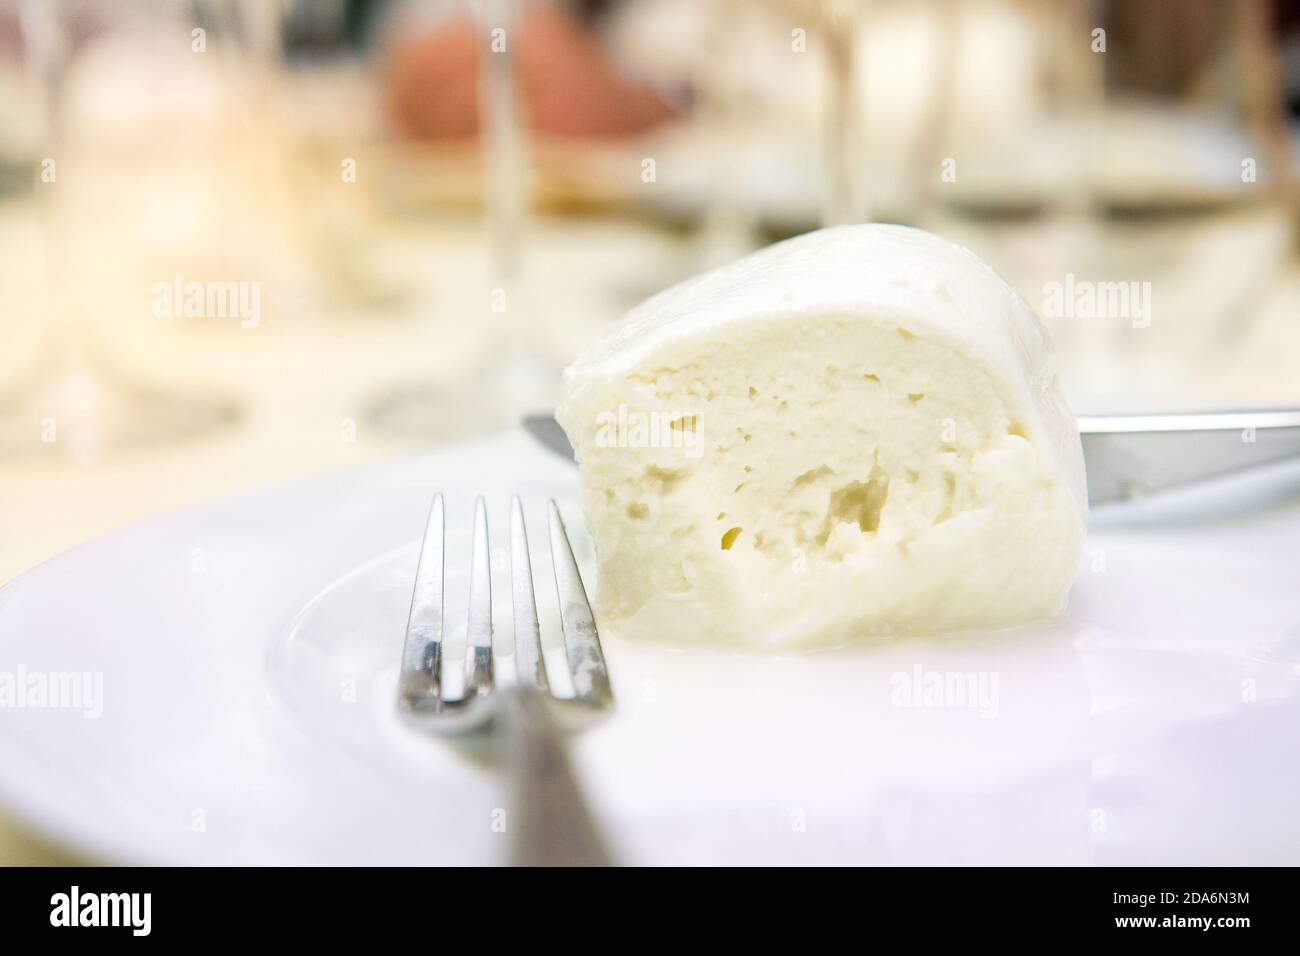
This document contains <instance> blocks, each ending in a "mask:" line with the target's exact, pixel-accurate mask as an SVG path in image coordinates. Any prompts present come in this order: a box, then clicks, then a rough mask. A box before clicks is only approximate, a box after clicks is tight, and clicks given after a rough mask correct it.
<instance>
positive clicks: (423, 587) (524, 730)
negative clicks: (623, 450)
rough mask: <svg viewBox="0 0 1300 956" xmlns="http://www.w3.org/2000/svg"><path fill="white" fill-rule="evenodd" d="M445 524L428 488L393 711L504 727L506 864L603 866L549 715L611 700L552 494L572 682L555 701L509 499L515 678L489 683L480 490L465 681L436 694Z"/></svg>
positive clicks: (412, 718)
mask: <svg viewBox="0 0 1300 956" xmlns="http://www.w3.org/2000/svg"><path fill="white" fill-rule="evenodd" d="M445 523H446V522H445V516H444V509H443V500H442V495H436V496H435V497H434V499H433V505H432V506H431V507H430V509H429V521H428V524H427V526H426V527H425V532H424V541H423V544H422V545H421V548H420V558H419V562H418V564H417V567H416V572H415V587H414V590H413V592H412V595H411V613H410V617H409V618H408V620H407V625H406V641H405V643H404V645H403V648H402V670H401V676H400V678H399V681H398V707H399V710H400V712H401V713H402V715H403V716H404V717H405V718H406V719H407V720H408V721H409V722H411V723H412V724H413V725H415V726H417V727H419V728H421V729H424V730H427V731H429V732H432V733H435V734H439V735H444V736H450V735H459V734H466V733H471V732H474V731H478V730H480V729H486V728H488V727H490V726H499V727H500V728H501V729H502V730H503V731H504V733H505V736H506V739H507V749H506V753H507V764H508V771H509V778H510V784H511V792H512V796H513V804H514V806H513V807H512V808H511V809H510V810H509V811H508V815H507V821H506V829H507V832H509V833H511V834H512V841H511V843H512V857H511V861H512V862H513V863H514V864H516V865H523V866H535V865H588V866H593V865H607V864H609V863H610V862H611V860H610V857H609V855H608V853H607V852H606V851H605V849H604V846H603V844H602V842H601V839H600V835H599V833H598V831H597V829H596V826H595V824H594V822H593V820H592V818H591V815H590V814H589V813H588V811H587V808H586V803H585V801H584V800H583V798H582V793H581V791H580V789H579V787H578V784H577V781H576V779H575V777H574V775H573V771H572V768H571V766H570V764H569V759H568V755H567V753H566V749H565V742H564V733H563V731H562V730H561V727H560V725H559V724H558V723H557V722H556V720H555V714H554V713H553V711H556V712H559V713H562V714H564V715H567V716H569V717H570V720H567V721H566V722H565V723H566V726H571V725H572V726H577V725H581V724H582V723H585V722H586V719H589V718H590V717H592V716H595V715H598V714H600V713H602V712H604V711H606V710H608V709H609V708H610V706H611V705H612V704H613V701H614V698H613V694H612V693H611V691H610V686H609V673H608V670H607V669H606V666H605V656H604V653H603V652H602V651H601V647H600V635H599V634H598V633H597V631H596V622H595V618H594V617H593V615H592V613H591V605H590V603H589V602H588V600H587V592H586V590H585V589H584V588H583V586H582V577H581V575H580V574H579V573H578V564H577V562H576V561H575V560H574V557H573V548H572V547H571V546H570V545H569V538H568V535H567V534H566V533H565V530H564V521H563V520H562V519H561V518H560V512H559V509H558V508H556V506H555V502H554V501H551V502H550V504H549V514H548V524H549V531H550V545H551V561H552V564H553V565H554V568H555V590H556V595H557V596H558V598H559V602H560V624H561V629H562V631H563V633H564V647H565V655H566V657H567V660H568V664H569V671H570V673H571V675H572V679H573V688H574V696H573V698H571V699H564V700H559V699H557V698H555V697H554V696H552V694H551V692H550V682H549V681H548V680H547V677H546V662H545V660H544V659H543V657H542V648H541V633H540V629H539V626H538V621H537V603H536V597H535V593H534V590H533V573H532V565H531V562H530V561H529V557H528V530H527V527H526V526H525V524H524V511H523V505H522V504H521V503H520V501H519V498H518V496H516V497H515V499H514V501H513V503H512V506H511V520H510V571H511V575H510V577H511V599H512V610H513V617H514V625H515V671H516V675H517V676H516V680H515V682H514V683H513V684H511V685H510V686H508V687H505V688H501V689H499V690H498V688H497V686H496V676H495V671H496V668H495V666H494V653H493V643H492V578H491V559H490V553H489V550H488V542H489V538H488V521H487V507H486V506H485V505H484V502H483V499H482V498H481V497H480V498H479V499H478V500H477V502H476V503H475V506H474V538H473V548H472V552H471V557H470V579H469V617H468V621H467V629H466V647H465V687H464V692H463V693H462V694H461V696H459V697H457V698H455V699H448V698H446V697H444V695H443V682H442V656H443V655H442V648H443V644H444V642H445V638H446V628H445V620H444V615H443V581H444V560H445V548H444V540H445Z"/></svg>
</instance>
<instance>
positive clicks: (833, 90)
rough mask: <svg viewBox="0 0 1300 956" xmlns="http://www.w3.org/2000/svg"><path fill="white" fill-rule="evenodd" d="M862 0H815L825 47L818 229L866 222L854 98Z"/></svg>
mask: <svg viewBox="0 0 1300 956" xmlns="http://www.w3.org/2000/svg"><path fill="white" fill-rule="evenodd" d="M864 5H865V0H819V3H818V9H819V14H820V20H821V33H822V37H823V42H824V44H825V47H826V51H825V52H826V55H825V62H826V70H827V75H826V83H825V105H824V113H823V119H822V123H823V149H824V160H823V162H824V164H825V170H826V175H825V182H824V183H823V189H824V192H823V197H822V225H823V226H836V225H842V224H844V223H850V222H862V221H863V220H864V219H865V218H866V212H867V210H866V203H865V197H864V195H863V191H864V184H863V178H864V177H863V175H862V155H861V153H862V142H861V139H862V124H861V116H860V115H859V107H860V103H859V99H858V90H857V84H858V40H859V30H860V28H861V25H862V19H863V6H864Z"/></svg>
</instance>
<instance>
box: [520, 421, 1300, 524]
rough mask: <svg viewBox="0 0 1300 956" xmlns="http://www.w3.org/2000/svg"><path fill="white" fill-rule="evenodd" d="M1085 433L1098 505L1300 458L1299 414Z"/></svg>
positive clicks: (557, 445)
mask: <svg viewBox="0 0 1300 956" xmlns="http://www.w3.org/2000/svg"><path fill="white" fill-rule="evenodd" d="M524 427H525V428H527V429H528V431H529V432H530V433H531V434H532V435H533V436H534V437H535V438H536V439H537V440H538V441H540V442H541V443H542V444H543V445H544V446H545V447H547V448H549V449H550V450H551V451H554V452H555V453H557V454H559V455H562V456H564V457H565V458H568V459H570V460H572V459H573V448H572V446H570V444H569V439H568V437H567V436H566V435H565V434H564V430H563V429H562V428H560V426H559V424H558V423H557V422H556V421H555V419H554V418H552V417H551V416H549V415H530V416H529V417H527V418H525V419H524ZM1079 431H1080V433H1081V435H1082V436H1083V457H1084V462H1085V464H1086V466H1087V473H1088V501H1089V503H1090V504H1094V505H1097V504H1103V503H1105V502H1110V501H1129V500H1132V499H1136V498H1141V497H1143V496H1145V495H1148V494H1153V493H1155V492H1159V491H1165V490H1167V489H1170V488H1176V487H1179V486H1181V485H1187V484H1192V483H1193V482H1197V481H1204V480H1206V479H1209V478H1218V477H1222V476H1224V475H1229V474H1232V473H1234V472H1238V471H1244V470H1247V469H1251V468H1257V467H1260V466H1263V465H1271V464H1276V463H1278V462H1282V461H1286V460H1288V459H1293V458H1300V409H1286V410H1281V411H1241V412H1176V413H1170V414H1165V415H1094V416H1086V417H1083V418H1080V419H1079Z"/></svg>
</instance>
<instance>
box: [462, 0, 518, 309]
mask: <svg viewBox="0 0 1300 956" xmlns="http://www.w3.org/2000/svg"><path fill="white" fill-rule="evenodd" d="M474 11H475V16H476V18H477V21H478V29H479V33H480V35H481V42H482V46H481V52H482V55H481V56H480V57H479V116H480V122H479V148H480V150H481V151H482V162H483V205H484V212H485V214H486V224H487V230H488V242H489V254H490V255H491V257H492V261H491V269H490V274H491V278H492V281H493V282H496V283H499V284H501V285H503V286H506V287H507V288H508V287H510V286H511V285H513V284H514V281H515V279H517V278H518V276H519V267H520V263H519V260H520V255H521V245H522V243H521V233H522V231H523V229H524V228H525V223H524V207H525V200H524V191H525V188H526V183H525V182H524V176H523V165H524V164H523V138H524V137H523V128H522V123H521V122H520V117H519V107H518V98H517V95H516V81H515V52H516V51H515V44H516V42H518V31H517V30H516V29H515V28H516V27H517V26H518V24H519V3H518V0H478V2H477V3H475V5H474Z"/></svg>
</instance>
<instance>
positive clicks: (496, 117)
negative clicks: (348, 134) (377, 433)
mask: <svg viewBox="0 0 1300 956" xmlns="http://www.w3.org/2000/svg"><path fill="white" fill-rule="evenodd" d="M472 9H473V13H474V22H475V27H476V30H477V36H478V51H477V68H478V94H479V115H480V117H481V121H480V123H479V124H478V135H479V150H480V162H481V169H482V177H483V189H482V191H483V212H484V223H483V224H484V228H485V231H486V237H487V253H488V269H487V278H488V282H489V285H490V287H489V288H486V289H484V290H482V293H483V297H484V298H485V299H486V300H487V301H488V302H489V303H490V306H489V310H488V312H487V316H488V318H487V319H486V322H487V326H488V327H487V329H486V331H487V338H488V349H489V355H488V357H487V360H486V362H485V363H484V364H483V365H480V366H479V367H477V368H474V369H471V370H470V372H469V374H467V375H466V376H465V377H463V378H462V380H461V384H459V385H455V384H453V385H448V386H445V387H442V386H436V385H431V384H428V383H425V382H415V383H410V384H408V385H403V386H399V387H397V388H395V389H393V390H391V391H389V392H386V393H384V394H382V395H380V396H379V398H378V399H376V400H375V401H374V402H373V403H372V405H371V406H370V410H369V418H370V420H371V421H372V422H374V423H375V424H376V425H378V426H379V427H380V428H382V429H384V430H385V431H387V432H389V433H391V434H396V435H400V436H403V437H406V438H413V439H426V438H432V437H439V438H446V437H453V436H457V435H463V434H469V433H473V432H482V431H485V430H491V429H498V428H504V427H507V426H509V425H511V424H513V423H515V422H517V421H518V420H519V419H520V417H521V416H522V415H523V414H525V413H526V412H528V411H531V410H535V409H536V408H539V407H548V406H549V405H552V404H554V402H555V400H556V398H557V397H558V396H557V391H558V381H559V372H560V366H559V363H558V362H557V361H555V360H553V359H550V358H547V357H546V356H545V354H544V353H545V348H544V343H542V342H541V341H539V340H538V336H539V334H541V333H540V331H539V329H538V326H537V323H536V322H535V321H533V320H534V319H535V318H536V316H535V315H534V314H533V312H532V310H530V307H529V303H528V296H527V294H526V291H525V289H524V285H525V278H524V270H523V265H524V257H525V254H526V253H525V240H526V236H527V233H528V222H527V220H528V216H527V206H528V192H529V189H528V180H527V158H526V157H527V142H526V136H525V124H524V122H523V119H522V116H521V112H520V104H519V85H518V77H517V75H516V73H517V70H516V67H517V63H518V61H517V57H516V49H517V42H518V31H519V27H520V12H521V11H520V3H519V2H518V0H478V2H476V3H474V4H473V5H472Z"/></svg>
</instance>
